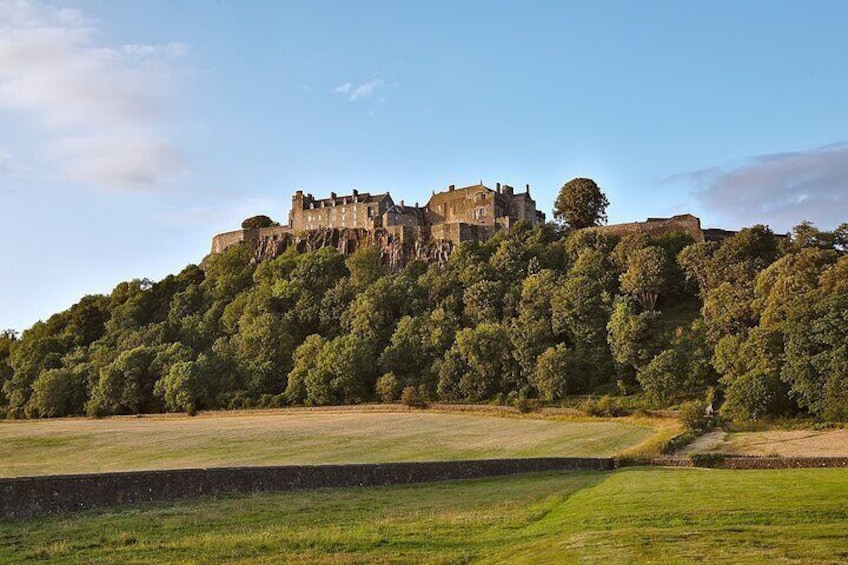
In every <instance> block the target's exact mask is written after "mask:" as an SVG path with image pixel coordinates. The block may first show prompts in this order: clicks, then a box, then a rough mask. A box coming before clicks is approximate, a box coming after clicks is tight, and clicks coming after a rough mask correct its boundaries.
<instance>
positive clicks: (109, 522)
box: [0, 468, 848, 564]
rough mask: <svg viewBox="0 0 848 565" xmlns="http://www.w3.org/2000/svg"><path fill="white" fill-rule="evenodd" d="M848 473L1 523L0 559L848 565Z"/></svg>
mask: <svg viewBox="0 0 848 565" xmlns="http://www.w3.org/2000/svg"><path fill="white" fill-rule="evenodd" d="M846 500H848V470H844V469H802V470H797V469H793V470H777V471H727V470H713V469H660V468H652V469H647V468H629V469H622V470H618V471H615V472H610V473H590V472H583V473H545V474H537V475H524V476H515V477H505V478H496V479H485V480H475V481H458V482H452V483H441V484H427V485H414V486H397V487H382V488H368V489H355V488H354V489H326V490H320V491H313V492H295V493H280V494H266V495H252V496H241V497H232V498H217V499H198V500H191V501H183V502H179V503H173V504H155V505H146V506H137V507H127V508H122V509H118V510H110V511H100V512H93V513H85V514H78V515H73V516H67V517H63V518H51V519H42V520H34V521H28V522H17V523H6V524H0V562H2V563H38V562H47V561H49V562H50V563H56V564H60V563H163V562H166V563H245V564H248V563H285V562H290V563H334V564H338V563H650V562H652V563H691V562H703V563H844V562H845V561H846V560H848V505H846Z"/></svg>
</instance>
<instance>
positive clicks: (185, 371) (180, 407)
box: [154, 361, 202, 416]
mask: <svg viewBox="0 0 848 565" xmlns="http://www.w3.org/2000/svg"><path fill="white" fill-rule="evenodd" d="M201 386H202V376H201V369H200V365H199V364H198V363H197V362H195V361H180V362H178V363H175V364H174V365H172V366H171V368H170V370H169V371H168V374H167V375H166V376H165V377H163V378H162V379H160V380H159V381H158V382H157V383H156V386H155V390H154V392H155V394H156V395H157V396H158V397H160V398H161V399H162V400H163V401H164V403H165V408H166V409H167V410H168V411H170V412H185V413H187V414H188V415H189V416H194V415H195V414H196V413H197V410H198V408H199V405H200V403H201Z"/></svg>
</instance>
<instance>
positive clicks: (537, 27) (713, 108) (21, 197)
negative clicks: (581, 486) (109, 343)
mask: <svg viewBox="0 0 848 565" xmlns="http://www.w3.org/2000/svg"><path fill="white" fill-rule="evenodd" d="M846 29H848V3H845V2H841V1H837V0H833V1H830V2H826V1H810V2H781V1H767V2H765V1H763V2H757V1H746V2H730V1H719V2H700V3H695V2H672V1H667V2H659V1H654V2H651V1H646V2H624V1H622V2H600V1H599V2H591V3H590V2H565V1H551V2H533V1H528V2H520V3H519V2H494V1H490V2H440V1H428V2H420V3H412V2H342V1H336V2H320V1H310V2H297V3H293V2H282V1H280V2H271V1H262V2H260V1H239V2H236V1H224V0H217V1H216V0H193V1H191V0H183V1H181V2H172V1H158V0H146V1H145V2H115V1H101V0H77V1H74V0H69V1H57V2H36V1H31V0H0V225H1V226H2V227H3V228H4V232H5V234H6V237H5V241H4V244H3V245H2V246H0V264H2V265H3V267H2V271H1V272H2V275H3V276H2V277H0V328H5V327H11V328H16V329H24V328H25V327H28V326H29V325H31V324H32V323H33V322H35V321H36V320H38V319H43V318H46V317H48V316H49V315H50V314H51V313H54V312H56V311H58V310H61V309H64V308H67V307H68V306H70V305H71V304H72V303H73V302H75V301H77V300H78V299H79V298H80V297H82V296H83V295H84V294H89V293H98V292H108V291H110V290H111V289H112V288H113V287H114V285H115V284H117V283H118V282H120V281H122V280H127V279H131V278H136V277H149V278H153V279H159V278H161V277H163V276H165V275H167V274H168V273H173V272H177V271H179V270H180V269H181V268H182V267H184V266H185V265H186V264H188V263H197V262H199V261H200V260H201V259H202V258H203V256H204V255H205V253H206V252H207V251H208V248H209V240H210V237H211V236H212V235H213V234H214V233H216V232H219V231H225V230H229V229H234V228H237V227H238V225H239V223H240V221H241V220H242V219H243V218H244V217H247V216H249V215H252V214H256V213H265V214H268V215H270V216H272V217H273V218H275V219H279V220H283V221H285V218H286V214H287V211H288V206H289V202H290V198H291V194H292V193H293V192H294V190H296V189H298V188H302V189H305V190H308V191H311V192H313V193H315V194H325V193H327V192H329V191H330V190H334V191H336V192H343V191H348V190H350V189H351V188H358V189H360V190H362V191H382V190H387V189H388V190H390V191H391V192H392V194H393V196H394V197H395V198H396V199H405V200H406V201H408V202H415V201H420V202H422V203H423V202H425V201H426V200H427V198H428V196H429V194H430V193H431V191H432V190H438V189H442V188H444V187H445V186H447V185H448V184H457V185H464V184H470V183H474V182H477V181H479V180H483V181H484V182H485V183H486V184H488V185H490V186H491V185H494V183H495V182H505V183H508V184H513V185H514V186H523V185H524V184H525V183H529V184H531V186H532V193H533V195H534V196H535V198H536V199H537V202H538V204H539V206H540V207H541V208H542V209H544V210H545V211H546V212H547V213H548V214H550V208H551V206H552V202H553V199H554V196H555V194H556V191H557V190H558V188H559V187H560V186H561V185H562V183H563V182H565V181H567V180H569V179H571V178H573V177H576V176H589V177H591V178H594V179H595V180H596V181H597V182H598V184H600V185H601V187H602V188H603V189H604V190H605V192H606V193H607V195H608V197H609V199H610V202H611V205H610V208H609V210H608V212H609V216H610V221H611V222H617V221H630V220H638V219H642V218H644V217H646V216H659V215H668V214H674V213H682V212H692V213H695V214H697V215H699V216H700V217H701V218H702V219H703V222H704V224H705V225H708V226H719V227H725V228H738V227H740V226H743V225H749V224H752V223H757V222H761V223H767V224H770V225H771V226H772V227H773V228H774V229H776V230H778V231H786V230H787V229H789V228H790V227H791V226H792V225H795V224H797V223H798V222H799V221H800V220H802V219H809V220H812V221H814V222H816V223H817V224H819V225H820V226H821V227H823V228H832V227H834V226H835V225H837V224H839V223H841V222H843V221H848V112H846V102H845V100H846V99H848V97H847V96H846V91H848V88H846V87H848V57H846V56H845V54H846V53H848V34H846V33H845V30H846Z"/></svg>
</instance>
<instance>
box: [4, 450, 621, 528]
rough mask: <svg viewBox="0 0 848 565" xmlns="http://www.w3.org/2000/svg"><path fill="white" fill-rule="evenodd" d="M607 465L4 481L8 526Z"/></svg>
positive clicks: (508, 463) (218, 471) (552, 462)
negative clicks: (189, 502)
mask: <svg viewBox="0 0 848 565" xmlns="http://www.w3.org/2000/svg"><path fill="white" fill-rule="evenodd" d="M612 468H613V460H612V459H605V458H568V457H565V458H559V457H556V458H537V459H486V460H479V461H444V462H432V463H430V462H427V463H385V464H362V465H314V466H285V467H237V468H213V469H179V470H168V471H139V472H127V473H100V474H90V475H56V476H46V477H23V478H14V479H0V519H4V520H12V519H20V518H33V517H37V516H45V515H51V514H58V513H65V512H73V511H78V510H88V509H91V508H101V507H107V506H114V505H117V504H132V503H137V502H151V501H157V500H174V499H180V498H187V497H192V496H200V495H214V494H225V493H251V492H268V491H288V490H295V489H314V488H322V487H351V486H379V485H399V484H411V483H422V482H431V481H449V480H457V479H476V478H483V477H494V476H500V475H511V474H517V473H533V472H541V471H577V470H592V471H604V470H609V469H612Z"/></svg>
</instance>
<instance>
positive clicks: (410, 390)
mask: <svg viewBox="0 0 848 565" xmlns="http://www.w3.org/2000/svg"><path fill="white" fill-rule="evenodd" d="M400 401H401V403H402V404H403V405H404V406H406V407H408V408H427V402H426V401H425V400H424V399H423V398H421V396H420V395H419V394H418V390H417V389H416V388H415V387H414V386H408V387H406V388H404V389H403V392H402V393H401V395H400Z"/></svg>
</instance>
